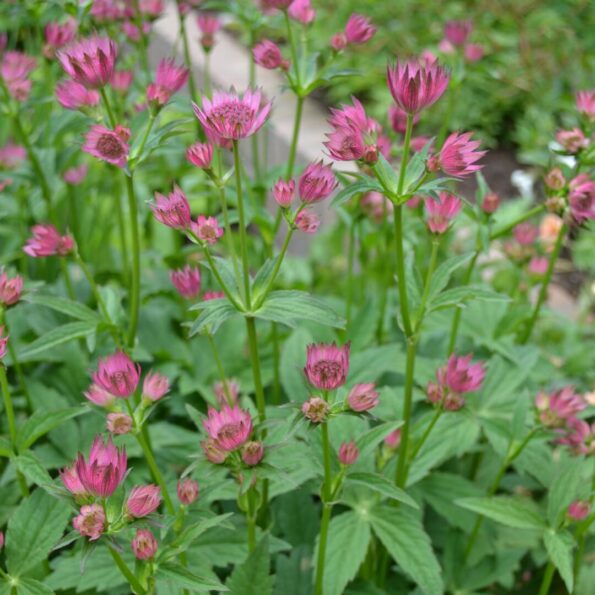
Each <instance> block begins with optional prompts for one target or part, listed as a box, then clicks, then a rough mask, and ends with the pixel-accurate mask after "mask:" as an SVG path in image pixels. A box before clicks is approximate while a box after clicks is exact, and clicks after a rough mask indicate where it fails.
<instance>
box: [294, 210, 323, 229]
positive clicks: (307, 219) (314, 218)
mask: <svg viewBox="0 0 595 595" xmlns="http://www.w3.org/2000/svg"><path fill="white" fill-rule="evenodd" d="M295 226H296V227H297V228H298V229H299V230H300V231H303V232H304V233H316V232H317V231H318V228H319V227H320V217H319V216H318V215H317V214H316V213H315V212H314V211H311V210H310V209H303V210H301V211H300V212H299V213H298V214H297V216H296V218H295Z"/></svg>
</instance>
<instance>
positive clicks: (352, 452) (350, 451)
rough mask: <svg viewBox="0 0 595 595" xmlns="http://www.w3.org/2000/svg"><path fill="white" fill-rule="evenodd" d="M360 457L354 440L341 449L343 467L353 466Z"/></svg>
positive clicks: (345, 443) (343, 445)
mask: <svg viewBox="0 0 595 595" xmlns="http://www.w3.org/2000/svg"><path fill="white" fill-rule="evenodd" d="M358 457H359V449H358V447H357V444H356V443H355V441H354V440H351V441H350V442H343V444H341V446H340V447H339V461H340V463H341V464H342V465H353V464H354V463H355V462H356V461H357V459H358Z"/></svg>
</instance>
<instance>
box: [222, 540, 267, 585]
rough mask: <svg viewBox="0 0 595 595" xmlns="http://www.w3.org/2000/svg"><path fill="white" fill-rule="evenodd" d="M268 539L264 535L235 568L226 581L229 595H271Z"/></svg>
mask: <svg viewBox="0 0 595 595" xmlns="http://www.w3.org/2000/svg"><path fill="white" fill-rule="evenodd" d="M269 567H270V554H269V538H268V536H267V535H265V536H264V537H263V538H262V539H261V540H260V542H259V543H258V545H257V546H256V548H255V550H254V551H253V552H252V553H251V554H250V555H249V556H248V558H247V559H246V560H245V562H244V563H243V564H240V565H239V566H236V567H235V568H234V570H233V572H232V573H231V576H230V577H229V579H228V580H227V587H228V588H229V592H230V594H231V595H271V593H272V592H273V577H272V576H270V575H269Z"/></svg>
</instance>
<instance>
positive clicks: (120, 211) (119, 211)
mask: <svg viewBox="0 0 595 595" xmlns="http://www.w3.org/2000/svg"><path fill="white" fill-rule="evenodd" d="M114 198H115V201H116V215H117V218H118V232H119V235H120V253H121V255H122V277H123V282H124V284H125V285H128V283H129V282H130V271H129V270H128V258H127V255H128V242H127V241H126V225H125V223H124V207H123V205H122V197H121V196H120V195H119V193H117V194H116V195H115V196H114Z"/></svg>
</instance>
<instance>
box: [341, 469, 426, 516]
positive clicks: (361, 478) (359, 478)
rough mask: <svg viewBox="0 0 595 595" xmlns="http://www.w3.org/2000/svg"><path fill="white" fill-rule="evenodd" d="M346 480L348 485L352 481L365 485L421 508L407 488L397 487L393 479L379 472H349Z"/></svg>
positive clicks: (388, 496) (384, 494) (392, 498)
mask: <svg viewBox="0 0 595 595" xmlns="http://www.w3.org/2000/svg"><path fill="white" fill-rule="evenodd" d="M345 481H346V483H347V485H348V484H350V483H353V484H356V485H363V486H365V487H367V488H369V489H371V490H373V491H375V492H377V493H379V494H382V495H383V496H386V497H387V498H390V499H391V500H397V501H398V502H402V503H403V504H407V505H408V506H412V507H413V508H419V506H418V505H417V502H416V501H415V500H414V499H413V498H412V497H411V496H410V495H409V494H408V493H407V492H406V491H405V490H402V489H401V488H398V487H396V486H395V485H394V483H393V482H392V481H390V480H388V479H387V478H386V477H384V476H383V475H378V474H377V473H366V472H355V473H349V475H347V477H346V480H345Z"/></svg>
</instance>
